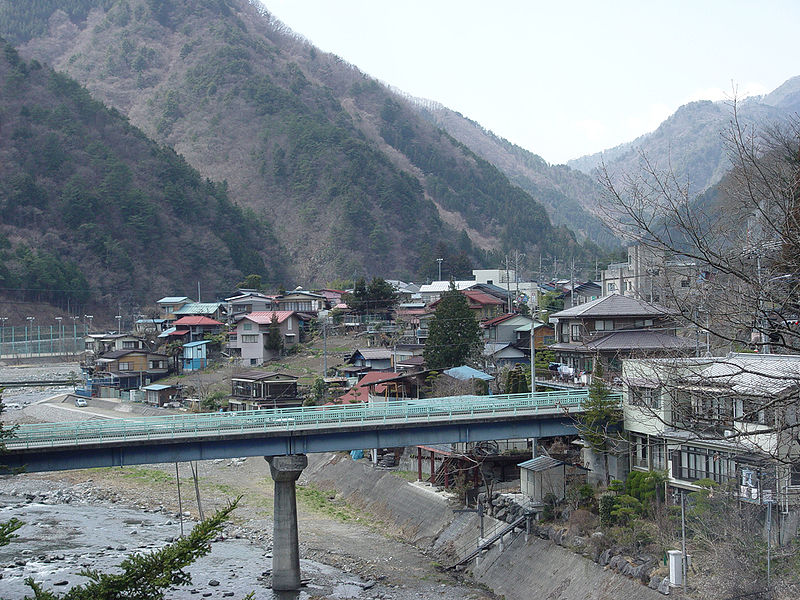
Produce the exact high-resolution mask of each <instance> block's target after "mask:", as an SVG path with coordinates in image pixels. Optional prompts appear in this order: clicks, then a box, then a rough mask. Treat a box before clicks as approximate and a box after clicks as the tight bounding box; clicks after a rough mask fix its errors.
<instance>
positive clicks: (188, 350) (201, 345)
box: [181, 340, 210, 371]
mask: <svg viewBox="0 0 800 600" xmlns="http://www.w3.org/2000/svg"><path fill="white" fill-rule="evenodd" d="M209 343H210V342H209V341H208V340H202V341H197V342H189V343H188V344H184V345H183V348H182V351H183V354H182V356H181V368H182V369H183V370H184V371H199V370H201V369H205V368H206V367H207V366H208V344H209Z"/></svg>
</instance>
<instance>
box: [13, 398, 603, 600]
mask: <svg viewBox="0 0 800 600" xmlns="http://www.w3.org/2000/svg"><path fill="white" fill-rule="evenodd" d="M587 397H588V392H587V391H586V390H559V391H554V392H537V393H528V394H510V395H498V396H451V397H447V398H431V399H425V400H386V401H375V402H370V403H367V404H357V405H326V406H313V407H298V408H279V409H269V410H258V411H239V412H227V413H210V414H208V413H207V414H197V415H171V416H164V417H146V418H133V419H107V420H90V421H79V422H69V423H42V424H25V425H20V426H19V427H18V428H17V430H16V431H15V435H14V437H13V438H11V439H9V440H8V441H7V442H6V450H7V453H6V454H5V455H4V456H3V461H2V462H3V463H4V464H5V468H6V469H15V468H21V469H24V470H25V471H26V472H37V471H53V470H66V469H82V468H90V467H110V466H124V465H136V464H151V463H172V462H181V461H192V460H208V459H214V458H232V457H241V456H264V457H265V458H266V459H267V461H268V462H269V464H270V471H271V473H272V478H273V480H274V481H275V519H274V527H275V531H274V536H273V544H274V546H275V548H276V550H275V552H274V553H273V589H276V590H281V589H283V590H292V589H298V587H299V585H300V566H299V549H298V538H297V509H296V505H295V481H296V480H297V478H298V477H299V476H300V473H301V472H302V470H303V468H305V466H306V464H307V459H306V454H307V453H312V452H328V451H337V450H354V449H363V448H386V447H403V446H415V445H421V444H440V443H453V442H477V441H487V440H499V439H524V438H540V437H552V436H558V435H570V434H571V435H574V434H575V433H576V428H575V422H574V417H575V416H576V415H577V414H580V413H581V412H583V403H584V401H585V400H586V398H587ZM279 549H280V550H279Z"/></svg>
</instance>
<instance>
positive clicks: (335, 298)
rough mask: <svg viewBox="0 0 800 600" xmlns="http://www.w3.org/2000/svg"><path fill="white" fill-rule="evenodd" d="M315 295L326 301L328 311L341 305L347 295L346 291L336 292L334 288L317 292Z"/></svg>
mask: <svg viewBox="0 0 800 600" xmlns="http://www.w3.org/2000/svg"><path fill="white" fill-rule="evenodd" d="M314 293H315V294H319V295H320V296H322V297H323V298H324V299H325V308H327V309H331V308H333V307H335V306H338V305H339V304H341V303H342V296H344V294H345V292H344V290H334V289H332V288H325V289H322V290H317V291H316V292H314Z"/></svg>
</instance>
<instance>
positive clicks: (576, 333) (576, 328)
mask: <svg viewBox="0 0 800 600" xmlns="http://www.w3.org/2000/svg"><path fill="white" fill-rule="evenodd" d="M572 341H573V342H580V341H581V326H580V325H573V326H572Z"/></svg>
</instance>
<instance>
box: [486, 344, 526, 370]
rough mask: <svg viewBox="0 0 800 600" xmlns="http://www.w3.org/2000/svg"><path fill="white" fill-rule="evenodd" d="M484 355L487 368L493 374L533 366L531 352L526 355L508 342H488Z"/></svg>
mask: <svg viewBox="0 0 800 600" xmlns="http://www.w3.org/2000/svg"><path fill="white" fill-rule="evenodd" d="M482 354H483V362H484V365H485V368H486V369H487V370H489V371H491V372H492V373H496V372H497V371H498V370H499V369H503V368H505V367H509V368H513V367H514V366H515V365H530V364H531V357H530V352H528V353H526V352H525V351H523V350H522V349H520V348H518V347H517V346H515V345H514V344H510V343H508V342H486V343H485V344H484V346H483V352H482Z"/></svg>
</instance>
